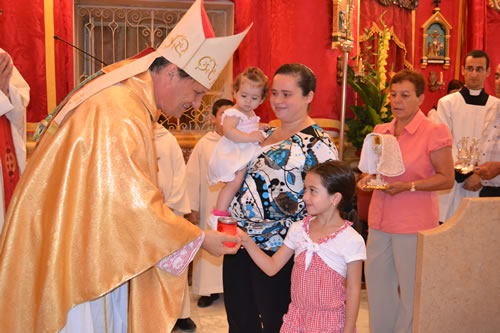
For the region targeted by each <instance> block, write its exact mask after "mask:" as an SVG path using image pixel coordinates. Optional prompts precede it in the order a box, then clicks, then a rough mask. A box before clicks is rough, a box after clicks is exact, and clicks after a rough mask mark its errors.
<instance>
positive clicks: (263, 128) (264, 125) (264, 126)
mask: <svg viewBox="0 0 500 333" xmlns="http://www.w3.org/2000/svg"><path fill="white" fill-rule="evenodd" d="M259 129H260V130H261V131H267V130H268V129H269V125H268V124H261V125H260V126H259Z"/></svg>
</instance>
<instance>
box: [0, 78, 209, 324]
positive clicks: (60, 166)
mask: <svg viewBox="0 0 500 333" xmlns="http://www.w3.org/2000/svg"><path fill="white" fill-rule="evenodd" d="M155 112H156V105H155V100H154V95H153V82H152V79H151V75H150V74H149V71H146V72H143V73H141V74H138V75H136V76H134V77H131V78H129V79H127V80H124V81H122V82H120V83H117V84H114V85H112V86H110V87H108V88H105V89H104V90H102V91H100V92H99V93H97V94H95V95H94V96H92V97H90V98H88V99H87V100H86V101H85V102H83V103H82V104H80V105H79V106H78V107H77V108H76V109H75V110H73V111H72V112H71V113H70V114H69V115H68V116H66V119H65V121H64V122H63V123H62V124H61V125H60V127H59V129H58V130H57V131H55V133H46V134H45V135H44V136H43V137H42V139H41V141H40V143H39V145H38V147H37V149H36V150H35V152H34V153H33V156H32V157H31V159H30V162H29V164H28V166H27V168H26V170H25V172H24V174H23V176H22V177H21V179H20V181H19V184H18V185H17V188H16V190H15V192H14V196H13V198H12V201H11V205H10V208H9V211H8V213H7V219H6V222H5V225H4V229H3V233H2V235H1V237H0V295H1V297H0V332H9V333H10V332H22V333H25V332H57V331H59V330H60V329H62V328H63V327H64V325H65V323H66V315H67V312H68V311H69V309H70V308H71V307H73V306H75V305H77V304H80V303H82V302H86V301H90V300H94V299H96V298H99V297H101V296H103V295H105V294H107V293H108V292H110V291H112V290H113V289H114V288H116V287H117V286H119V285H121V284H123V283H124V282H126V281H128V282H129V311H128V327H129V332H141V333H142V332H169V331H170V330H171V329H172V327H173V325H174V324H175V321H176V319H177V315H178V313H179V308H180V302H181V301H182V294H183V288H184V278H185V274H183V275H182V276H181V277H177V276H173V275H171V274H169V273H166V272H164V271H162V270H160V269H158V268H157V267H155V266H154V265H155V264H156V263H158V261H160V259H162V258H164V257H166V256H168V255H169V254H171V253H172V252H174V251H176V250H178V249H180V248H182V247H183V246H185V245H186V244H188V243H189V242H191V241H193V240H194V239H195V238H196V237H198V236H200V232H201V230H200V229H199V228H198V227H196V226H194V225H192V224H191V223H189V222H188V221H186V220H184V219H182V218H180V217H178V216H176V215H175V214H174V213H173V212H172V211H171V210H170V209H168V208H167V207H166V206H165V205H164V204H163V198H162V194H161V192H160V190H159V189H158V188H157V183H156V172H157V161H156V154H155V148H154V135H153V123H154V115H155Z"/></svg>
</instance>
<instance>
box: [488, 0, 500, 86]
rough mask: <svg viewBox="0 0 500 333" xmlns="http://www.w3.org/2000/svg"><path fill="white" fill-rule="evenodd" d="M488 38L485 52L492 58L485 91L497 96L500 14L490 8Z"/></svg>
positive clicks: (499, 57)
mask: <svg viewBox="0 0 500 333" xmlns="http://www.w3.org/2000/svg"><path fill="white" fill-rule="evenodd" d="M486 27H487V29H486V36H485V39H484V45H485V47H484V50H485V51H486V53H487V54H488V56H489V57H490V68H491V70H490V76H489V77H488V78H487V79H486V82H485V83H484V86H485V90H486V91H487V92H488V93H489V94H491V95H495V70H496V68H497V66H498V64H500V12H498V11H496V10H495V9H493V8H491V7H488V8H487V16H486Z"/></svg>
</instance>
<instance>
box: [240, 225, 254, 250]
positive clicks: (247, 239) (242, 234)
mask: <svg viewBox="0 0 500 333" xmlns="http://www.w3.org/2000/svg"><path fill="white" fill-rule="evenodd" d="M236 235H238V236H239V237H240V239H241V245H243V246H245V245H246V244H248V242H253V240H252V238H250V236H248V234H247V233H246V232H245V231H243V230H242V229H240V228H237V234H236Z"/></svg>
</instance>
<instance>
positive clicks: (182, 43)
mask: <svg viewBox="0 0 500 333" xmlns="http://www.w3.org/2000/svg"><path fill="white" fill-rule="evenodd" d="M170 46H172V48H173V49H174V50H175V52H177V54H179V57H182V55H183V54H184V53H186V51H187V50H188V49H189V41H188V40H187V38H186V36H183V35H175V37H172V38H170V41H169V43H168V44H167V45H165V47H166V48H169V47H170Z"/></svg>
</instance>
